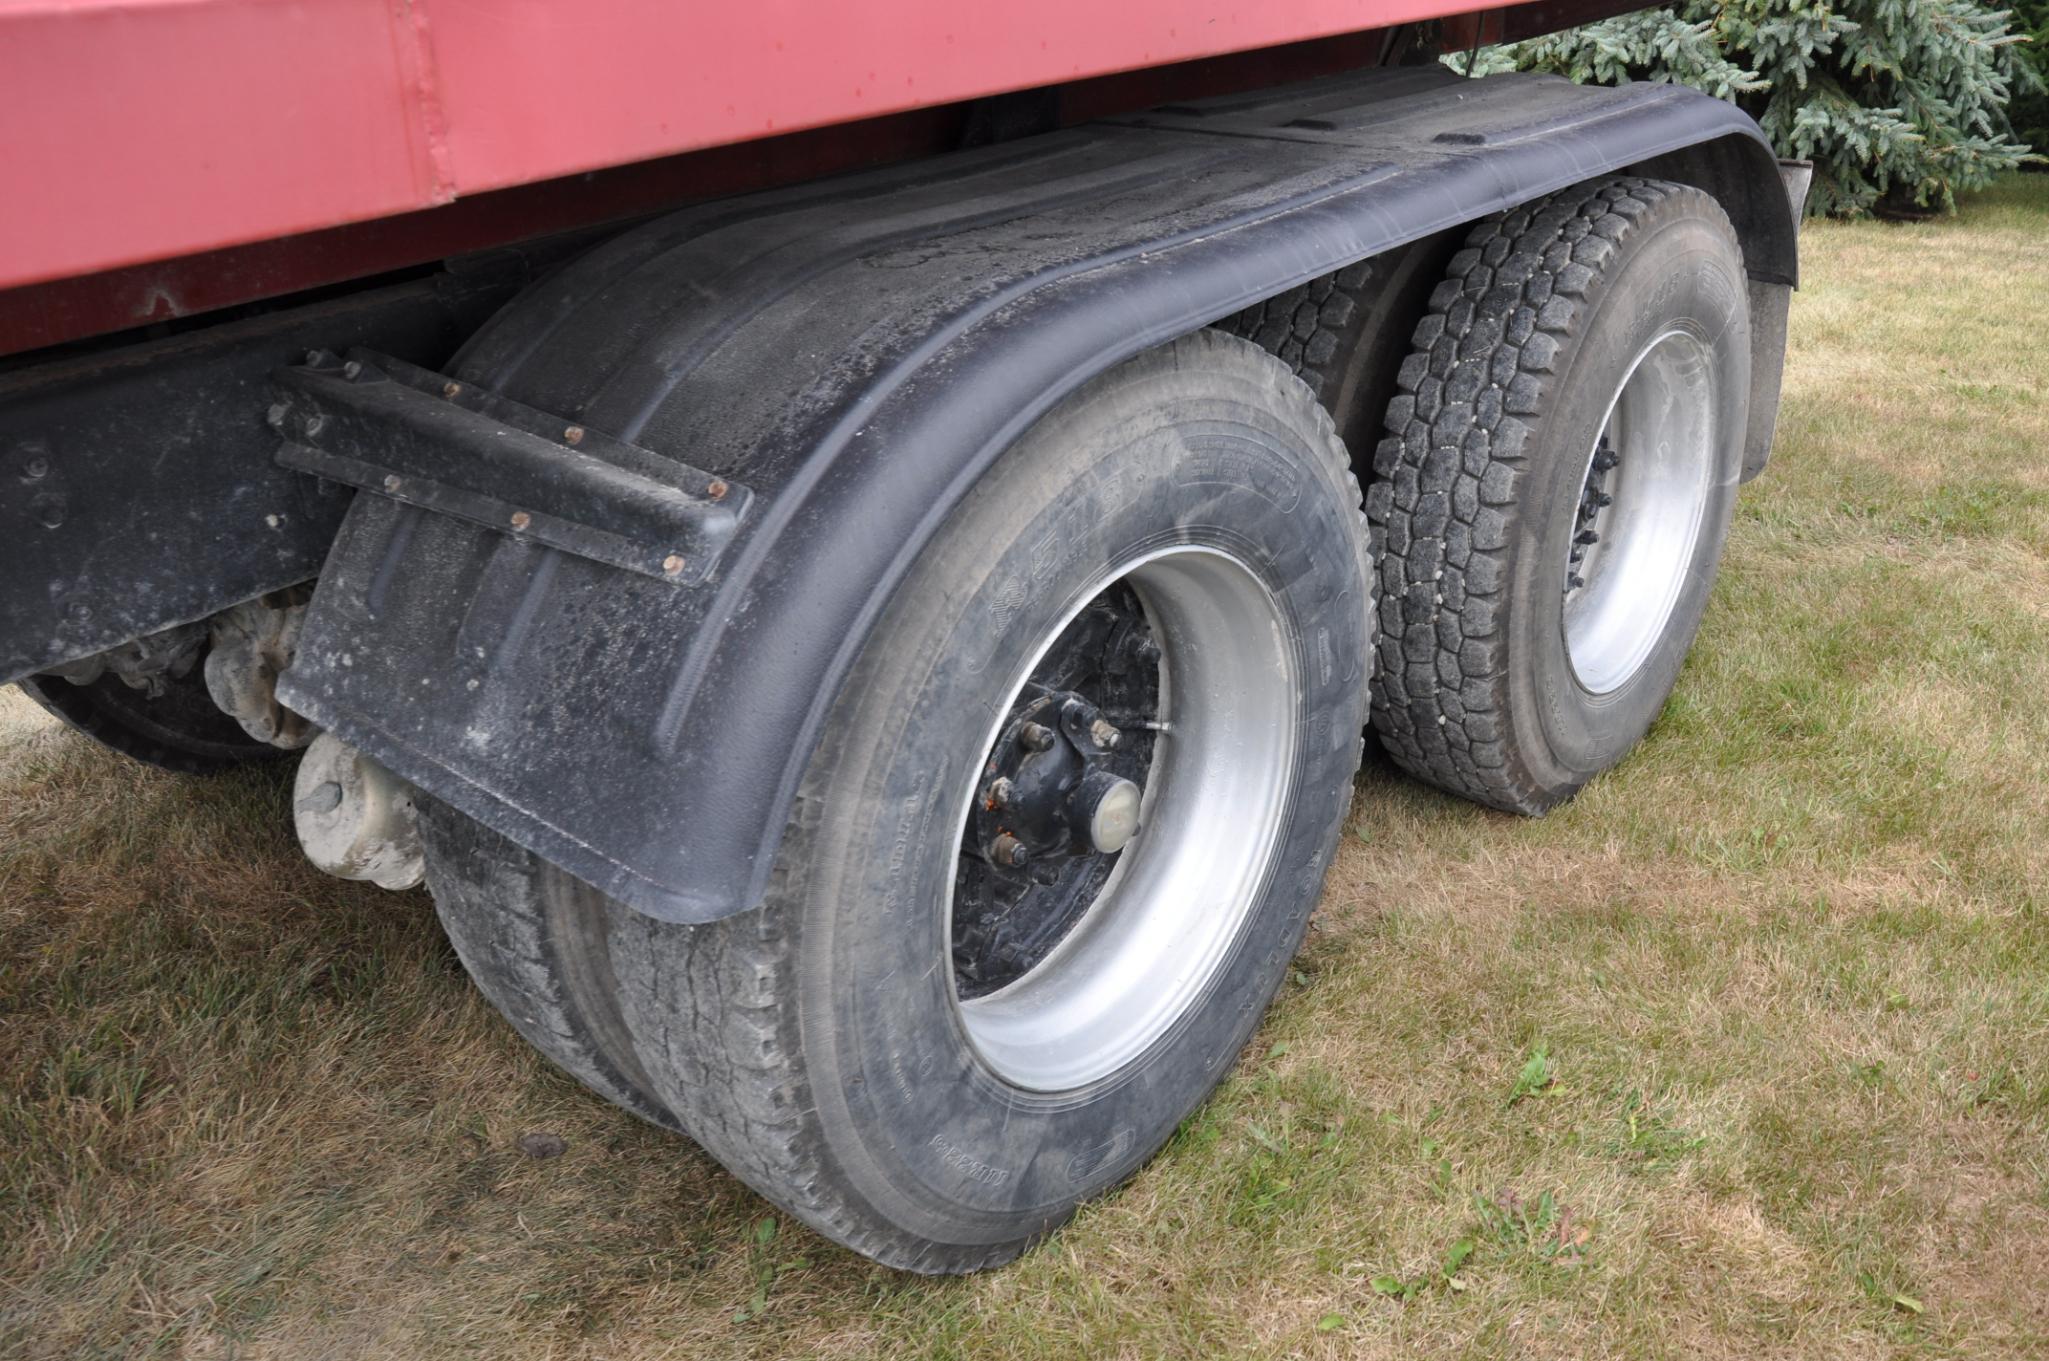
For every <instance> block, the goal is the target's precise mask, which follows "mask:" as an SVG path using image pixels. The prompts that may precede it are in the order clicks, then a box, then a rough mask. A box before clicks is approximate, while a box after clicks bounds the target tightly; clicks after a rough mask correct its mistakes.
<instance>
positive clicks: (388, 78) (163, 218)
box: [0, 0, 1486, 310]
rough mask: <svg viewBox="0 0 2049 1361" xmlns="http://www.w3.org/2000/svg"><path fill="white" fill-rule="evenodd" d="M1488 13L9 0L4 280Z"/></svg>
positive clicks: (493, 0) (1291, 1)
mask: <svg viewBox="0 0 2049 1361" xmlns="http://www.w3.org/2000/svg"><path fill="white" fill-rule="evenodd" d="M1485 7H1486V6H1485V5H1484V3H1474V0H1035V3H1032V4H1028V5H1024V4H998V3H966V4H963V3H960V0H886V2H885V0H869V2H868V3H856V2H854V0H748V2H746V3H740V4H727V3H712V0H0V205H4V207H0V288H11V287H17V286H20V285H23V284H30V283H35V282H37V281H42V280H51V279H60V278H67V277H74V276H78V275H83V274H90V273H94V272H97V271H101V270H107V269H113V268H117V267H121V266H126V265H133V264H137V263H141V262H144V261H149V260H161V259H167V258H170V257H174V256H181V255H190V254H194V253H197V252H200V251H207V250H213V249H217V248H220V247H224V246H233V245H239V244H243V243H247V242H252V241H261V240H267V239H271V238H276V237H281V236H286V235H290V234H294V233H299V232H308V231H315V230H319V229H323V228H330V227H334V226H337V225H340V224H344V223H349V222H361V221H366V220H369V219H373V218H380V217H386V216H390V215H392V214H396V213H402V212H407V211H410V210H414V209H419V208H425V207H431V206H433V205H435V204H440V203H446V202H449V201H450V200H452V199H454V198H455V197H457V196H458V195H468V194H475V193H479V192H482V191H486V190H491V189H498V188H503V187H506V186H509V185H515V184H525V183H531V182H534V181H539V180H546V179H552V178H557V177H560V176H564V175H571V174H576V173H579V172H582V171H586V170H592V169H595V168H598V167H602V166H613V165H622V164H626V163H629V162H635V161H641V160H646V159H649V158H653V157H658V156H666V155H672V154H674V153H677V152H682V151H689V150H692V149H695V148H700V147H708V146H717V145H722V144H728V143H734V142H740V141H746V140H749V139H754V138H760V137H765V136H770V135H773V134H776V133H782V132H787V131H791V130H794V129H799V128H807V127H818V126H823V125H826V124H832V123H840V122H846V121H850V120H855V119H863V118H871V117H874V116H876V115H879V114H885V113H891V112H895V111H900V110H904V109H910V108H917V107H923V106H928V105H935V104H943V103H949V102H953V101H957V100H961V99H968V98H973V97H975V96H979V95H984V94H991V93H996V92H998V91H1002V90H1011V89H1022V88H1028V87H1031V86H1036V85H1045V84H1051V83H1055V82H1061V81H1068V80H1074V79H1079V78H1082V77H1088V76H1095V75H1101V74H1105V73H1108V72H1113V71H1121V70H1132V69H1137V68H1141V67H1150V66H1157V65H1162V64H1166V63H1170V62H1177V61H1184V60H1188V59H1191V58H1196V57H1203V56H1209V55H1213V54H1218V53H1225V52H1235V51H1243V50H1247V49H1252V48H1261V47H1268V46H1272V45H1275V44H1280V43H1286V42H1293V41H1299V40H1304V39H1311V38H1317V37H1322V36H1325V35H1329V34H1336V33H1346V32H1356V31H1360V30H1364V29H1371V28H1376V27H1382V26H1385V25H1388V24H1393V23H1400V22H1405V21H1408V20H1412V19H1418V18H1424V17H1433V16H1439V15H1445V14H1451V13H1458V12H1466V11H1471V10H1476V9H1481V8H1485ZM169 310H180V309H178V308H176V307H175V306H173V307H172V308H170V309H169Z"/></svg>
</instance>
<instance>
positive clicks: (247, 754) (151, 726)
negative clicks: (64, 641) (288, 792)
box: [16, 653, 289, 775]
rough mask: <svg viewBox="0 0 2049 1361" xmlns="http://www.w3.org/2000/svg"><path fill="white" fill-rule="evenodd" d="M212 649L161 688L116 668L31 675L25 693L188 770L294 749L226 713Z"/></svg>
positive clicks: (75, 721) (131, 748)
mask: <svg viewBox="0 0 2049 1361" xmlns="http://www.w3.org/2000/svg"><path fill="white" fill-rule="evenodd" d="M204 661H205V654H204V653H202V654H201V655H200V660H199V662H197V663H195V664H194V665H193V667H192V668H191V670H190V671H189V672H188V673H187V674H186V675H183V676H177V677H171V676H166V677H164V678H163V679H162V684H163V690H162V692H161V693H159V694H156V695H151V694H149V693H148V692H147V691H143V690H138V689H135V688H134V687H133V686H130V685H128V684H126V683H125V682H123V681H122V680H121V679H120V677H118V676H115V675H113V674H111V673H108V674H105V675H102V676H100V677H99V678H98V679H97V680H94V681H93V682H92V683H91V684H88V685H73V684H72V683H71V682H70V681H68V680H65V679H64V678H63V677H61V676H24V677H23V678H22V679H21V680H19V681H17V682H16V684H17V685H19V686H20V687H21V691H22V693H23V694H25V695H27V696H28V697H29V698H30V699H32V700H34V701H35V702H36V703H37V704H40V705H41V706H42V707H43V708H44V709H46V710H48V711H49V712H50V713H52V714H55V715H56V716H57V717H58V718H61V719H63V720H64V722H65V723H67V724H69V725H70V726H71V727H73V728H76V729H78V731H80V732H82V733H84V734H85V735H86V736H87V737H90V738H92V739H93V741H95V742H98V743H99V744H100V745H101V746H103V747H108V748H111V749H112V750H114V751H118V752H120V753H121V754H122V755H123V756H129V757H133V758H134V759H135V760H138V761H141V762H142V763H143V764H144V765H152V766H156V767H158V768H159V769H162V770H169V771H174V772H176V773H178V774H180V775H218V774H219V773H221V772H222V771H224V770H230V769H232V768H234V767H235V766H239V765H243V764H246V763H247V762H250V761H271V760H276V759H277V758H279V757H281V756H285V755H288V754H289V753H287V752H285V751H284V750H283V749H281V748H279V747H274V746H272V745H271V744H270V743H268V742H259V741H257V740H256V739H255V738H253V737H251V736H250V735H249V734H248V733H247V732H245V731H243V729H242V725H241V724H240V723H237V722H236V721H235V720H234V719H233V718H232V717H230V716H229V715H228V714H225V713H223V712H221V709H220V707H219V706H218V705H216V704H215V703H214V702H213V696H212V695H210V694H208V693H207V689H206V670H205V666H204Z"/></svg>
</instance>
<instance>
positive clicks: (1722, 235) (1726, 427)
mask: <svg viewBox="0 0 2049 1361" xmlns="http://www.w3.org/2000/svg"><path fill="white" fill-rule="evenodd" d="M1590 301H1591V305H1590V307H1589V309H1588V312H1587V315H1586V316H1584V317H1583V318H1582V319H1581V322H1580V325H1579V326H1578V328H1577V332H1576V336H1575V339H1574V341H1573V342H1572V343H1571V344H1570V345H1569V346H1568V347H1567V350H1566V353H1565V354H1564V355H1563V357H1562V363H1561V369H1560V377H1559V381H1558V384H1557V386H1556V387H1555V388H1554V389H1553V393H1552V395H1551V400H1550V403H1549V406H1548V409H1547V410H1546V411H1545V412H1544V414H1543V415H1542V416H1541V417H1540V418H1539V428H1538V431H1537V439H1536V441H1535V454H1534V457H1533V459H1532V474H1533V476H1532V479H1531V482H1530V483H1529V487H1530V492H1529V500H1528V502H1527V504H1529V505H1530V506H1532V507H1535V508H1537V510H1536V514H1535V515H1534V517H1533V519H1532V523H1531V526H1530V529H1529V531H1527V532H1526V533H1525V534H1524V535H1523V536H1522V541H1521V544H1520V548H1521V553H1520V556H1519V560H1518V562H1517V563H1516V567H1515V572H1514V576H1513V578H1512V580H1513V590H1514V592H1515V607H1514V610H1513V612H1512V616H1511V617H1512V618H1513V619H1514V620H1515V621H1516V623H1517V636H1516V638H1515V640H1514V646H1513V654H1512V655H1519V656H1522V657H1525V658H1528V659H1529V662H1528V664H1527V665H1523V666H1518V667H1514V668H1512V670H1511V690H1510V700H1511V703H1512V704H1513V705H1514V707H1515V709H1516V711H1517V712H1516V715H1515V717H1516V720H1517V724H1518V727H1519V728H1520V729H1521V730H1522V731H1525V732H1534V733H1540V734H1541V735H1542V737H1543V746H1542V749H1541V750H1535V751H1531V752H1529V753H1528V755H1529V756H1530V757H1532V758H1535V760H1534V761H1533V764H1535V762H1536V761H1541V762H1543V765H1547V766H1548V767H1549V769H1545V768H1543V766H1539V767H1538V768H1537V769H1536V770H1534V771H1533V772H1532V773H1533V774H1534V775H1535V776H1536V777H1537V778H1538V780H1539V781H1540V782H1541V783H1543V784H1545V785H1547V786H1549V787H1550V788H1552V789H1553V790H1554V791H1558V792H1560V793H1570V792H1571V791H1574V790H1576V789H1578V788H1579V786H1581V785H1582V784H1584V783H1585V782H1586V780H1587V779H1589V778H1591V777H1592V776H1593V775H1594V774H1596V773H1598V772H1600V771H1602V770H1605V769H1607V768H1608V767H1609V766H1611V765H1613V764H1614V763H1615V762H1616V761H1618V760H1620V759H1621V757H1622V756H1623V755H1624V754H1626V753H1627V752H1628V751H1629V750H1630V748H1631V747H1633V746H1634V745H1635V744H1636V743H1637V742H1638V741H1639V740H1640V739H1641V738H1642V737H1643V735H1644V734H1645V733H1646V732H1647V731H1648V730H1649V728H1650V726H1651V724H1652V723H1653V722H1654V721H1656V719H1657V716H1658V714H1659V712H1660V711H1661V710H1662V708H1663V707H1664V703H1665V700H1666V698H1667V696H1668V695H1669V694H1670V693H1671V690H1672V687H1673V685H1674V684H1675V683H1676V681H1677V679H1678V676H1679V671H1680V668H1681V667H1682V666H1683V665H1684V663H1685V660H1686V655H1687V652H1688V650H1689V649H1690V648H1691V646H1692V643H1693V638H1694V635H1695V633H1696V632H1697V631H1698V630H1699V627H1700V621H1701V618H1702V616H1703V614H1704V613H1705V611H1706V608H1707V599H1708V595H1709V592H1710V590H1711V589H1712V587H1713V584H1714V578H1715V572H1716V568H1717V566H1718V565H1719V562H1720V558H1721V552H1722V545H1723V542H1724V540H1725V539H1726V538H1727V534H1728V526H1729V521H1730V517H1731V515H1732V514H1733V512H1734V509H1735V503H1736V493H1737V487H1738V483H1739V482H1740V481H1741V475H1742V463H1743V434H1744V429H1745V420H1746V415H1747V412H1748V406H1749V390H1750V334H1749V309H1748V303H1747V300H1746V290H1745V284H1744V276H1743V267H1742V261H1741V257H1740V255H1739V254H1738V253H1737V250H1736V247H1735V243H1734V242H1733V240H1731V239H1730V237H1729V235H1728V233H1727V231H1726V229H1725V228H1723V227H1722V226H1721V224H1720V223H1719V222H1718V221H1716V220H1715V219H1714V218H1712V217H1709V216H1707V215H1705V214H1701V213H1689V214H1684V215H1679V216H1675V217H1672V218H1670V219H1667V220H1666V221H1664V222H1661V223H1658V224H1656V225H1655V226H1653V227H1652V228H1651V229H1649V230H1647V231H1645V232H1642V233H1638V234H1632V235H1630V236H1629V237H1626V238H1625V239H1624V242H1623V243H1622V246H1621V253H1620V258H1619V259H1618V260H1617V262H1616V263H1615V265H1614V266H1613V267H1611V269H1610V270H1609V271H1607V274H1606V280H1605V286H1604V287H1602V288H1601V289H1600V290H1599V292H1598V293H1597V294H1596V295H1595V296H1594V297H1593V298H1592V299H1591V300H1590ZM1675 328H1677V329H1682V330H1685V331H1686V332H1688V333H1690V334H1692V335H1693V336H1694V337H1695V338H1697V339H1698V340H1700V341H1701V342H1702V343H1703V344H1704V345H1705V347H1706V351H1707V354H1708V355H1709V357H1710V363H1711V365H1712V367H1713V370H1714V374H1715V421H1716V429H1715V431H1714V434H1713V438H1712V440H1711V442H1710V446H1709V448H1710V456H1711V457H1712V458H1713V460H1714V467H1713V468H1712V470H1711V472H1710V477H1709V482H1708V487H1707V492H1706V500H1705V504H1704V505H1703V507H1702V511H1701V519H1700V527H1699V530H1698V533H1697V535H1696V538H1695V544H1694V553H1693V558H1692V560H1691V562H1690V563H1689V564H1688V567H1687V571H1686V579H1685V581H1684V583H1683V584H1682V585H1681V587H1680V589H1679V592H1678V595H1677V597H1676V599H1675V600H1674V602H1673V605H1672V610H1671V614H1670V615H1669V617H1668V618H1667V621H1666V625H1665V628H1664V630H1663V632H1662V633H1661V634H1660V636H1659V638H1658V640H1657V642H1656V644H1655V645H1654V646H1653V648H1652V650H1651V653H1650V655H1649V656H1648V657H1647V658H1646V659H1645V660H1644V662H1643V664H1642V665H1641V666H1640V667H1639V668H1638V669H1637V670H1636V672H1635V673H1634V674H1632V675H1631V676H1630V677H1629V679H1628V680H1626V681H1624V682H1623V684H1622V685H1620V686H1619V687H1617V688H1616V689H1614V690H1611V691H1608V692H1606V693H1604V694H1594V693H1592V692H1590V691H1588V690H1587V689H1586V688H1585V687H1584V686H1582V685H1581V684H1580V682H1579V680H1578V678H1577V676H1576V675H1575V674H1574V672H1573V669H1572V666H1571V663H1570V661H1569V660H1568V659H1567V656H1566V650H1565V635H1564V627H1563V607H1564V600H1563V577H1564V571H1565V561H1566V556H1567V552H1568V550H1569V548H1570V545H1571V540H1572V536H1573V535H1574V534H1575V533H1576V532H1577V531H1578V528H1579V524H1578V518H1577V512H1578V509H1579V502H1580V489H1581V485H1582V483H1583V480H1584V478H1585V475H1586V466H1587V460H1588V458H1589V457H1590V452H1589V451H1591V450H1592V449H1593V447H1594V443H1595V441H1596V440H1597V439H1598V438H1599V437H1600V433H1601V429H1602V427H1603V425H1604V423H1605V422H1606V419H1607V415H1608V410H1609V406H1610V404H1611V402H1612V400H1613V398H1614V395H1615V392H1616V390H1617V389H1618V388H1619V387H1620V386H1621V383H1622V380H1623V377H1624V376H1625V375H1626V374H1627V373H1628V371H1629V369H1630V366H1631V365H1632V364H1633V363H1634V362H1635V360H1636V358H1637V356H1638V355H1640V354H1642V353H1643V351H1644V349H1645V348H1646V347H1647V346H1648V345H1649V344H1650V343H1651V341H1652V340H1654V339H1655V338H1656V337H1657V336H1658V335H1660V334H1662V333H1663V332H1665V331H1668V330H1672V329H1675Z"/></svg>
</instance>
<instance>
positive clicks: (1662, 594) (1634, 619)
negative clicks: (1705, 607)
mask: <svg viewBox="0 0 2049 1361" xmlns="http://www.w3.org/2000/svg"><path fill="white" fill-rule="evenodd" d="M1714 386H1715V379H1714V364H1713V358H1712V356H1711V354H1710V353H1709V350H1708V347H1707V345H1706V344H1705V343H1704V342H1702V341H1701V340H1700V338H1699V337H1697V336H1695V335H1694V334H1693V333H1692V332H1690V331H1682V330H1672V331H1667V332H1665V333H1664V334H1663V335H1660V336H1659V337H1658V338H1657V339H1655V340H1653V341H1651V343H1650V344H1648V345H1646V346H1645V347H1644V348H1643V350H1642V352H1641V353H1639V354H1638V355H1637V357H1636V359H1635V360H1634V361H1633V362H1632V363H1631V364H1630V366H1629V370H1628V372H1627V373H1625V374H1624V376H1623V379H1622V383H1621V385H1620V386H1619V387H1618V388H1617V389H1616V392H1615V395H1614V396H1613V397H1612V398H1610V399H1609V403H1608V413H1607V416H1606V418H1605V419H1604V420H1603V422H1602V425H1601V433H1600V435H1599V437H1598V438H1596V439H1595V441H1594V446H1593V448H1592V449H1590V450H1589V451H1588V452H1587V462H1586V470H1585V474H1584V476H1583V478H1582V481H1581V489H1580V504H1579V511H1578V515H1577V518H1576V520H1575V522H1574V525H1573V538H1572V542H1571V544H1570V545H1569V546H1568V548H1567V551H1566V562H1565V571H1564V580H1565V586H1564V601H1565V604H1564V615H1563V624H1564V633H1565V655H1566V660H1567V661H1568V662H1569V663H1570V665H1571V667H1572V672H1573V676H1574V678H1575V679H1576V680H1577V681H1578V682H1579V684H1580V686H1581V688H1583V689H1585V690H1586V691H1588V692H1589V693H1591V694H1596V695H1602V694H1608V693H1611V692H1613V691H1615V690H1619V689H1621V688H1622V686H1624V685H1625V684H1627V683H1628V681H1629V679H1630V678H1631V677H1632V676H1634V675H1635V674H1636V673H1637V672H1638V671H1639V670H1641V669H1642V667H1643V665H1644V663H1645V662H1646V661H1647V660H1649V658H1650V656H1651V653H1652V652H1653V651H1654V650H1655V649H1656V648H1657V645H1658V640H1659V639H1660V638H1661V637H1663V636H1664V632H1665V628H1666V625H1667V624H1668V623H1669V622H1670V620H1671V617H1672V611H1673V608H1674V607H1675V606H1676V605H1677V604H1678V603H1679V596H1680V593H1681V591H1682V589H1683V588H1684V587H1685V585H1686V579H1687V576H1688V574H1689V573H1690V571H1691V569H1692V565H1693V557H1694V551H1695V548H1696V545H1697V544H1698V542H1699V539H1700V527H1701V521H1702V519H1703V517H1704V515H1705V511H1706V507H1707V501H1708V493H1709V491H1710V489H1711V483H1712V475H1713V467H1714V456H1713V454H1714V450H1713V440H1714V402H1715V391H1714Z"/></svg>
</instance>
